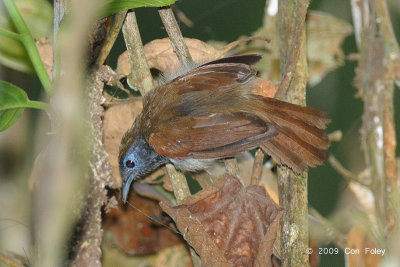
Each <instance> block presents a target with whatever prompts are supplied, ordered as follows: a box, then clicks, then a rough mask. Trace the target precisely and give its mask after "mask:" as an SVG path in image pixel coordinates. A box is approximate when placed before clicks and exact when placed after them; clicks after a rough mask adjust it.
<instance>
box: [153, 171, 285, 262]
mask: <svg viewBox="0 0 400 267" xmlns="http://www.w3.org/2000/svg"><path fill="white" fill-rule="evenodd" d="M160 205H161V207H162V209H163V210H164V211H165V212H167V213H168V214H169V215H170V216H171V217H172V219H173V220H174V221H175V222H176V224H177V226H178V229H179V230H180V231H181V232H182V234H183V235H184V237H185V239H186V241H187V242H188V243H189V244H190V245H191V246H192V247H193V248H194V249H195V250H196V252H197V253H198V254H199V255H200V257H201V260H202V262H203V264H204V265H207V266H231V265H233V266H271V254H272V246H273V243H274V240H275V237H276V232H277V227H278V225H279V218H280V216H281V214H282V210H281V208H280V207H279V206H277V205H276V204H275V203H274V202H273V200H272V199H270V197H269V196H268V195H267V194H266V192H265V190H264V188H263V187H261V186H256V185H251V186H248V187H243V186H242V185H241V183H240V182H239V180H238V179H237V178H235V177H233V176H231V175H229V174H226V175H225V177H224V179H219V180H218V181H217V182H216V183H215V184H214V186H211V187H208V188H206V189H204V190H202V191H200V192H199V193H197V194H196V195H193V196H191V197H188V198H186V199H185V200H184V201H183V203H182V204H181V205H179V206H176V207H172V206H170V205H168V204H166V203H164V202H161V203H160Z"/></svg>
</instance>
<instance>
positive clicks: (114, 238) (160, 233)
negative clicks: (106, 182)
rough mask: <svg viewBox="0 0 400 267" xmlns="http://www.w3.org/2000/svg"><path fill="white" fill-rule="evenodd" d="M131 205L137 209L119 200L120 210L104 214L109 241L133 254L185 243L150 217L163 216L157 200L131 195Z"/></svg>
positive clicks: (118, 208) (118, 207) (146, 252)
mask: <svg viewBox="0 0 400 267" xmlns="http://www.w3.org/2000/svg"><path fill="white" fill-rule="evenodd" d="M128 202H129V203H130V204H131V205H133V206H134V207H135V208H133V207H132V206H131V205H124V204H123V203H122V202H121V201H119V203H118V206H117V207H116V208H111V209H110V210H109V212H108V213H106V214H105V215H104V216H105V217H104V220H103V223H104V231H105V234H104V237H105V239H106V240H105V242H108V243H111V244H113V245H116V246H117V247H119V248H120V249H121V250H122V251H124V252H125V253H127V254H129V255H144V254H149V253H154V252H157V251H159V250H161V249H163V248H166V247H169V246H173V245H176V244H180V243H183V240H182V239H181V238H180V236H179V235H177V234H176V233H174V232H173V231H172V230H171V229H168V228H167V227H165V226H163V225H161V224H159V223H157V222H154V221H153V220H151V219H150V218H148V217H147V215H148V216H150V215H152V216H157V217H161V216H162V211H161V209H160V207H159V205H158V204H157V202H156V201H153V200H149V199H146V198H142V197H139V196H138V195H137V194H130V195H129V199H128Z"/></svg>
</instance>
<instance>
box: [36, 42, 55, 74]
mask: <svg viewBox="0 0 400 267" xmlns="http://www.w3.org/2000/svg"><path fill="white" fill-rule="evenodd" d="M35 45H36V49H37V50H38V52H39V56H40V59H41V60H42V62H43V65H44V68H45V70H46V72H47V75H49V77H50V78H51V77H52V72H53V45H52V44H51V43H50V42H49V40H48V39H47V38H46V37H42V38H39V39H37V40H35Z"/></svg>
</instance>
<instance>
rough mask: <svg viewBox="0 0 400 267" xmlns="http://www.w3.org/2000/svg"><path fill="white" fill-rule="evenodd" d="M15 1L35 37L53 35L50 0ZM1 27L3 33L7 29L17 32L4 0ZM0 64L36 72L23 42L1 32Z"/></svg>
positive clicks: (0, 3) (0, 5)
mask: <svg viewBox="0 0 400 267" xmlns="http://www.w3.org/2000/svg"><path fill="white" fill-rule="evenodd" d="M13 1H14V2H15V5H16V6H17V7H18V10H19V11H20V13H21V15H22V17H23V18H24V20H25V22H26V24H27V26H28V28H29V31H30V32H31V34H32V36H33V38H34V39H37V38H39V37H45V36H50V35H51V29H52V23H53V15H52V14H53V8H52V6H51V4H50V3H49V1H47V0H13ZM0 28H1V29H2V30H3V31H2V32H3V33H4V32H5V31H8V32H14V33H17V31H16V28H15V25H14V24H13V23H12V20H11V18H10V14H9V13H8V11H7V8H6V7H5V5H4V1H3V0H1V1H0ZM0 64H3V65H5V66H7V67H9V68H12V69H15V70H18V71H22V72H31V73H33V72H34V69H33V67H32V64H31V61H30V59H29V57H28V54H27V52H26V50H25V48H24V46H23V44H22V43H21V42H19V41H17V40H14V39H12V38H9V36H7V35H4V34H0Z"/></svg>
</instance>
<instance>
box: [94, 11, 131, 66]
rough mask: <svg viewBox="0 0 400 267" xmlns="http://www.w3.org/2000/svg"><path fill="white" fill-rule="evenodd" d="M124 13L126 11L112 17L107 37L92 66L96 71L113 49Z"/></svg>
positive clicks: (123, 19)
mask: <svg viewBox="0 0 400 267" xmlns="http://www.w3.org/2000/svg"><path fill="white" fill-rule="evenodd" d="M126 13H127V11H122V12H119V13H117V14H115V15H113V16H112V20H111V25H110V31H109V32H108V33H107V36H106V38H105V40H104V43H103V45H102V47H101V50H100V52H99V55H98V57H97V58H96V62H95V64H94V66H95V68H96V69H98V68H99V67H100V66H101V65H103V64H104V62H105V60H106V58H107V57H108V54H109V53H110V51H111V48H112V47H113V45H114V42H115V40H116V39H117V37H118V34H119V32H120V31H121V27H122V25H123V23H124V21H125V17H126Z"/></svg>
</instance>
